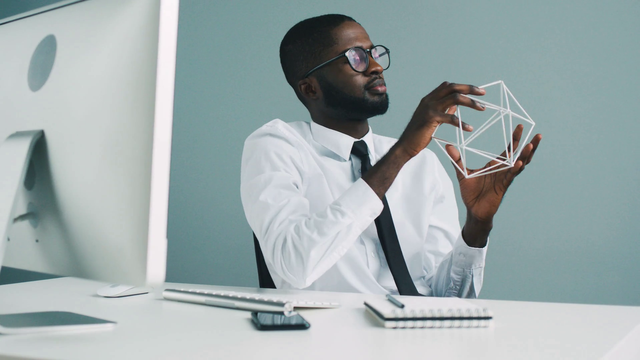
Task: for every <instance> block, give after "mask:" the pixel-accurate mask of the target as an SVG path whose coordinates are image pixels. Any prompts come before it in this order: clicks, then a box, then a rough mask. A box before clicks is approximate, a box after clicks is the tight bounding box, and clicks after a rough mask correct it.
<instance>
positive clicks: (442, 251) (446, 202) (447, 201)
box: [423, 154, 488, 298]
mask: <svg viewBox="0 0 640 360" xmlns="http://www.w3.org/2000/svg"><path fill="white" fill-rule="evenodd" d="M431 156H432V157H433V159H434V161H435V162H436V169H435V171H434V172H435V174H434V175H436V176H437V177H438V181H439V184H440V189H439V194H438V195H437V198H436V201H435V202H434V208H433V211H432V213H431V218H430V219H427V221H429V223H430V225H429V231H428V232H427V239H426V241H425V248H424V252H425V254H424V258H425V260H426V261H425V262H424V264H423V266H424V271H425V274H426V276H425V277H424V278H423V281H424V282H426V284H425V285H426V286H427V288H429V289H430V291H431V294H430V295H433V296H455V297H461V298H477V297H478V294H479V293H480V289H481V288H482V281H483V278H484V265H485V259H486V254H487V247H488V243H487V245H485V247H483V248H472V247H469V246H468V245H467V243H466V242H465V241H464V239H463V238H462V233H461V230H460V223H459V219H458V207H457V204H456V200H455V193H454V189H453V184H452V182H451V179H450V178H449V176H448V175H447V173H446V171H445V169H444V167H443V166H442V164H441V163H440V162H439V161H438V160H437V157H436V156H435V155H434V154H431Z"/></svg>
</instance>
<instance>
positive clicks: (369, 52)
mask: <svg viewBox="0 0 640 360" xmlns="http://www.w3.org/2000/svg"><path fill="white" fill-rule="evenodd" d="M377 47H382V48H384V50H385V51H386V52H387V56H388V57H389V64H387V67H386V68H384V69H382V70H387V69H388V68H389V66H391V51H389V48H388V47H386V46H384V45H374V46H373V47H371V49H365V48H363V47H361V46H354V47H350V48H348V49H347V50H345V51H344V52H343V53H341V54H340V55H338V56H336V57H334V58H332V59H329V60H327V61H325V62H323V63H322V64H320V65H318V66H316V67H314V68H313V69H311V70H309V71H307V73H306V74H304V76H303V77H302V78H303V79H305V78H306V77H308V76H309V75H311V73H313V72H314V71H316V70H318V69H320V68H321V67H323V66H325V65H327V64H329V63H331V62H333V61H336V60H338V59H340V58H341V57H343V56H344V57H346V58H347V60H348V59H349V58H348V57H347V53H348V52H349V51H350V50H351V49H356V48H357V49H361V50H363V51H364V52H365V53H366V54H367V57H366V59H367V60H366V61H367V67H366V68H364V70H362V71H358V70H356V69H354V68H353V65H351V61H349V66H350V67H351V69H352V70H353V71H355V72H357V73H363V72H365V71H367V69H369V57H371V58H373V56H371V50H373V49H375V48H377ZM374 60H375V59H374Z"/></svg>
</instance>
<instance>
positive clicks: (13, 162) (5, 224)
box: [0, 130, 115, 334]
mask: <svg viewBox="0 0 640 360" xmlns="http://www.w3.org/2000/svg"><path fill="white" fill-rule="evenodd" d="M43 136H44V132H43V131H42V130H33V131H19V132H16V133H14V134H12V135H10V136H9V137H8V138H7V139H6V140H5V141H4V142H3V143H1V144H0V236H2V237H0V266H2V259H3V258H4V253H5V247H6V246H7V241H6V240H5V239H7V236H8V234H9V230H10V228H11V225H13V224H14V223H16V222H19V221H34V218H37V217H36V214H35V209H28V210H27V213H26V214H20V215H17V216H16V215H15V214H14V212H15V204H16V197H17V194H18V190H19V189H20V186H21V185H22V184H23V183H24V181H25V177H26V175H27V169H28V167H29V162H30V161H31V154H32V153H33V148H34V147H35V145H36V143H37V142H38V140H40V139H41V138H42V137H43ZM0 311H1V309H0ZM114 325H115V323H114V322H112V321H108V320H103V319H97V318H93V317H90V316H85V315H81V314H76V313H71V312H65V311H54V312H33V313H19V314H2V315H0V334H28V333H37V332H50V331H56V332H57V331H83V330H93V329H100V328H104V329H107V328H112V327H113V326H114Z"/></svg>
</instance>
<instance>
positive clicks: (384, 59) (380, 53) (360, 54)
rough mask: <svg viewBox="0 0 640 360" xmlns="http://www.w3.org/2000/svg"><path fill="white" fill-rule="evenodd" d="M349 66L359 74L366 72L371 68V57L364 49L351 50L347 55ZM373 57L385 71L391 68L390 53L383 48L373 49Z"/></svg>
mask: <svg viewBox="0 0 640 360" xmlns="http://www.w3.org/2000/svg"><path fill="white" fill-rule="evenodd" d="M346 55H347V59H349V64H350V65H351V67H352V68H353V70H355V71H357V72H365V71H366V70H367V68H368V67H369V55H368V54H367V52H366V51H365V50H364V49H362V48H357V47H356V48H351V49H349V51H347V53H346ZM371 57H372V58H373V59H374V60H375V61H376V62H377V63H378V64H379V65H380V66H381V67H382V68H383V69H384V70H386V69H388V68H389V52H388V51H387V49H385V48H384V47H383V46H380V45H378V46H376V47H374V48H373V49H371Z"/></svg>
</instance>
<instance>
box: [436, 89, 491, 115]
mask: <svg viewBox="0 0 640 360" xmlns="http://www.w3.org/2000/svg"><path fill="white" fill-rule="evenodd" d="M438 103H439V107H440V108H441V109H446V108H450V107H451V106H454V105H462V106H466V107H468V108H471V109H476V110H479V111H484V109H485V106H484V105H483V104H481V103H480V102H478V101H475V100H473V99H471V98H470V97H468V96H464V95H463V94H461V93H453V94H450V95H447V96H445V97H443V98H442V99H440V100H438Z"/></svg>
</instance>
